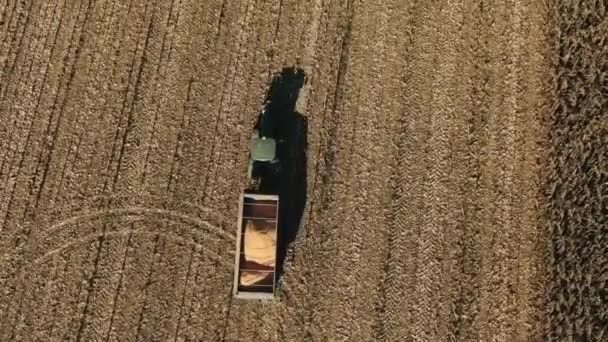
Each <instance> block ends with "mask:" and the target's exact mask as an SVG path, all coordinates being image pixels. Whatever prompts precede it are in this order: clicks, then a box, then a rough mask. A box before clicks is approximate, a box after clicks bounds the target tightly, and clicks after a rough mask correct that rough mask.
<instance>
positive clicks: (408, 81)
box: [0, 0, 607, 341]
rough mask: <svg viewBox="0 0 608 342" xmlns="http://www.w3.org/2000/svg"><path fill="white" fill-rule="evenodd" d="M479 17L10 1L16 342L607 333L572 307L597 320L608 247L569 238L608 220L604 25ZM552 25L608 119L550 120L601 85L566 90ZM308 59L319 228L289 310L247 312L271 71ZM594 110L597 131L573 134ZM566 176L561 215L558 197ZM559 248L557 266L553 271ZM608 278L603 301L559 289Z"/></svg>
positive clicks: (380, 4)
mask: <svg viewBox="0 0 608 342" xmlns="http://www.w3.org/2000/svg"><path fill="white" fill-rule="evenodd" d="M465 3H466V4H463V2H458V1H440V2H431V1H421V2H417V3H416V4H413V3H411V2H408V1H383V0H378V1H358V2H355V1H322V0H307V1H294V2H287V1H267V0H261V1H221V0H213V1H195V0H173V1H156V0H155V1H117V0H106V1H101V0H97V1H96V0H89V1H85V0H83V1H60V0H54V1H33V0H23V1H10V0H9V1H7V2H2V4H0V65H1V66H2V67H1V69H0V144H1V145H0V163H1V164H0V184H2V185H1V187H0V251H1V252H0V290H1V291H0V340H1V341H11V340H26V341H31V340H35V339H40V340H45V341H48V340H63V339H69V340H77V341H78V340H82V341H85V340H112V341H134V340H145V341H151V340H154V341H169V340H171V341H173V340H192V341H193V340H200V341H220V340H224V341H273V340H280V341H300V340H315V341H316V340H319V341H325V340H331V341H346V340H349V341H350V340H352V341H370V340H386V341H409V340H417V341H443V340H482V341H492V340H499V341H516V340H528V339H543V338H544V337H546V336H547V335H551V334H554V333H555V334H558V336H562V337H563V336H567V334H568V332H572V331H573V330H576V331H577V333H579V332H580V331H586V330H584V329H587V328H586V327H587V326H589V324H590V325H591V326H592V331H591V332H590V334H597V333H598V331H599V330H593V329H595V328H593V324H594V323H593V322H596V323H595V324H597V320H601V319H602V317H604V318H603V319H604V322H605V317H606V316H605V311H604V313H603V314H596V313H594V312H591V313H590V312H588V311H585V313H583V314H581V316H580V317H582V319H583V321H581V322H582V323H579V321H576V319H577V318H578V316H576V315H578V313H575V312H574V311H573V310H576V309H578V308H576V307H575V305H577V304H576V303H579V302H580V303H583V304H584V306H583V308H589V309H592V308H595V306H593V305H597V303H598V300H599V299H598V298H599V293H598V292H593V289H594V288H598V286H599V284H600V282H601V281H603V282H604V283H603V284H604V285H605V282H606V279H605V277H604V278H601V277H602V270H603V272H604V273H603V274H604V275H605V273H606V272H605V271H606V270H605V267H606V263H605V258H604V259H602V254H601V253H602V251H604V253H605V252H606V248H605V246H606V245H607V244H606V241H605V239H604V240H598V241H596V244H595V246H596V247H594V248H592V249H591V252H589V253H590V254H589V255H590V256H589V258H590V259H585V260H583V259H580V257H579V259H576V257H575V260H577V261H572V259H571V258H572V255H573V253H574V251H579V249H576V246H575V245H570V244H569V243H571V242H573V241H574V243H578V242H581V241H583V239H584V238H585V237H586V235H585V234H586V233H585V234H582V235H572V234H573V233H571V231H568V230H563V229H564V228H563V227H564V225H567V223H564V222H563V221H560V220H562V219H563V217H564V216H563V215H564V213H568V215H570V214H573V215H575V216H572V217H576V221H575V222H576V224H577V225H579V226H583V225H585V224H587V223H585V222H587V221H585V220H586V219H587V218H589V217H596V218H597V217H598V216H594V215H598V214H597V212H596V211H593V210H596V209H593V208H591V207H590V206H587V205H586V203H591V202H589V201H597V202H598V204H597V206H599V208H600V209H601V208H602V207H601V206H602V203H604V204H605V198H606V196H605V192H606V188H605V184H606V173H605V168H604V169H603V171H602V170H601V168H600V169H599V171H597V170H598V169H593V168H592V169H593V170H596V171H593V172H596V173H592V171H589V170H588V169H580V168H578V164H577V163H576V161H577V160H578V159H577V158H579V157H578V155H576V154H571V153H579V154H582V155H584V156H589V158H591V159H590V162H594V161H595V162H596V163H600V164H595V165H598V167H599V166H601V163H602V162H603V163H605V158H604V157H603V156H604V155H603V154H601V153H602V151H605V146H606V145H607V144H606V140H605V137H606V125H605V122H606V121H605V120H604V121H602V120H601V119H600V118H601V117H600V115H601V114H602V113H604V114H605V112H606V97H605V80H606V65H605V60H606V43H605V40H601V41H598V40H597V39H596V38H594V36H593V35H594V34H596V35H597V34H599V35H600V36H601V33H602V32H604V33H605V32H606V25H605V20H604V21H603V22H601V21H600V22H599V23H597V22H596V23H595V24H594V25H591V26H590V27H589V26H586V27H585V28H582V27H580V32H576V30H575V31H572V30H568V28H569V27H570V26H568V25H570V24H568V23H569V22H570V21H572V20H573V18H574V16H575V15H577V14H576V13H578V12H576V11H574V10H573V9H572V8H569V7H568V8H567V7H564V8H561V7H560V8H559V10H561V11H564V12H567V13H565V14H564V13H561V12H560V11H557V10H555V9H553V8H551V7H550V6H549V5H546V4H543V3H544V2H541V1H515V0H512V1H505V2H502V3H500V4H496V3H495V2H486V1H484V2H474V1H472V2H465ZM477 3H478V4H477ZM597 3H598V5H597V6H601V5H599V3H600V2H597ZM603 11H604V12H602V13H604V15H605V9H603ZM558 12H559V13H558ZM587 15H589V14H587ZM551 18H554V19H555V20H553V19H551ZM604 18H605V16H604ZM554 21H555V23H554ZM553 24H557V25H566V26H564V27H563V28H562V26H560V28H562V29H563V30H564V32H566V31H567V34H570V35H572V36H571V38H568V37H569V36H565V37H562V38H561V39H562V41H560V44H563V45H566V46H570V48H569V49H571V50H572V54H571V56H572V58H575V59H576V60H577V61H579V64H577V68H578V67H580V68H582V69H581V70H582V71H583V72H584V74H592V75H596V76H597V78H596V80H598V79H599V80H601V81H594V82H596V83H593V84H592V85H589V87H588V88H585V89H589V92H587V93H585V94H587V95H586V96H587V97H586V98H589V99H591V100H597V101H599V104H597V105H596V104H594V103H596V102H593V101H587V102H585V101H582V100H579V101H581V102H579V103H580V104H579V105H578V107H568V106H567V105H565V104H563V105H562V106H561V107H559V109H558V110H557V111H555V112H553V115H552V116H551V115H548V114H549V112H550V111H551V110H552V107H551V106H552V104H553V100H551V99H552V98H553V97H552V96H553V95H556V94H552V93H551V92H550V89H549V87H548V84H550V83H549V81H551V80H554V79H553V78H551V75H552V73H553V72H554V71H555V70H558V73H559V74H558V79H560V80H567V81H568V82H570V81H569V80H570V78H568V77H574V78H573V79H572V80H573V82H572V83H567V84H566V86H565V87H566V88H564V89H566V90H565V92H567V93H568V94H577V90H578V89H579V88H578V86H579V84H587V83H585V82H589V83H592V82H591V81H587V80H586V79H584V78H580V77H579V76H564V75H565V73H568V71H569V70H570V69H572V68H573V67H572V66H570V65H569V64H567V63H566V62H560V63H561V64H559V67H558V68H557V69H552V67H553V64H552V62H551V58H550V57H551V55H552V54H553V55H555V52H554V50H553V48H554V46H553V45H552V41H551V37H552V36H551V34H550V29H551V25H553ZM572 25H575V26H574V27H575V28H577V29H579V26H580V25H585V24H582V23H578V22H577V23H576V24H572ZM576 25H579V26H576ZM604 36H606V35H604ZM568 39H575V40H576V39H580V40H582V41H585V42H587V43H588V44H590V45H591V47H592V48H593V47H595V48H596V50H594V51H595V52H590V51H589V47H587V46H586V47H580V46H576V45H568V44H574V43H572V42H570V41H569V40H568ZM587 58H594V60H595V61H596V62H593V63H592V62H589V63H587V62H581V61H583V60H585V59H587ZM602 60H603V61H604V64H603V65H599V64H597V63H601V62H600V61H602ZM585 63H587V64H585ZM594 63H595V64H594ZM292 65H298V66H301V67H302V68H303V69H304V70H305V72H306V77H307V84H306V86H305V87H304V88H303V90H302V92H301V93H300V99H299V102H298V107H297V110H298V112H300V113H301V114H303V115H304V116H305V117H306V119H307V122H308V126H307V132H308V136H307V140H308V148H307V170H306V174H307V175H308V178H307V184H306V188H307V202H306V208H305V213H304V217H303V218H302V222H301V228H300V230H299V233H298V235H297V237H296V239H295V241H294V242H293V243H292V244H291V246H290V248H289V253H288V257H287V260H286V262H285V265H284V274H283V276H282V279H281V282H282V284H281V287H280V290H279V291H280V300H277V301H275V302H272V303H265V304H260V303H257V302H247V301H240V300H236V299H232V298H231V296H230V291H231V286H232V283H231V282H232V279H233V273H232V272H233V260H234V246H235V233H236V221H237V210H238V208H237V204H238V198H239V195H240V193H241V192H242V190H243V188H244V187H245V185H246V183H247V181H246V172H247V151H248V148H249V139H250V132H251V129H252V127H253V125H254V123H255V121H256V119H257V115H258V113H259V112H260V109H261V108H262V107H261V106H262V100H263V98H264V94H265V92H266V91H267V88H268V86H269V82H270V80H271V77H272V76H273V74H274V73H275V72H279V71H281V70H282V69H283V68H284V67H286V66H292ZM600 66H601V67H603V69H602V71H601V73H598V72H597V70H596V69H594V68H599V67H600ZM569 68H570V69H569ZM560 77H561V78H560ZM577 77H579V78H577ZM577 82H578V83H577ZM597 82H604V83H601V84H600V83H597ZM602 84H603V85H602ZM602 86H603V87H604V88H602ZM602 91H603V92H604V93H601V92H602ZM593 94H595V95H593ZM601 94H604V95H603V96H604V97H602V95H601ZM557 95H559V96H562V93H561V92H560V93H559V94H557ZM602 101H603V102H602ZM583 103H584V104H583ZM593 106H599V107H593ZM575 108H576V109H581V108H589V111H590V112H586V111H585V110H586V109H584V110H582V111H581V112H580V113H581V115H582V116H585V118H587V117H589V118H591V117H595V118H596V119H590V120H588V122H587V121H586V122H587V124H586V126H584V127H585V128H583V127H582V126H576V127H579V128H576V129H575V128H572V129H569V128H564V127H565V126H568V125H570V124H571V123H570V121H568V120H569V119H565V118H564V114H565V113H571V112H572V111H573V110H575V111H576V109H575ZM577 113H578V112H577ZM587 113H591V114H587ZM592 113H595V114H592ZM594 115H595V116H594ZM585 120H587V119H585ZM547 122H548V123H549V125H546V123H547ZM602 122H603V124H602ZM568 127H569V126H568ZM547 128H549V129H550V130H551V131H552V133H551V135H548V134H547ZM590 135H594V136H595V138H596V139H595V140H592V141H591V140H588V139H589V136H590ZM546 136H549V137H551V138H552V139H553V140H551V141H549V142H548V141H546V139H545V137H546ZM560 139H561V140H560ZM563 139H566V140H567V141H569V142H568V144H570V145H568V146H570V147H569V149H565V150H564V149H563V146H564V145H563V144H565V143H564V142H562V141H564V140H563ZM602 139H603V140H602ZM577 144H578V145H577ZM594 144H595V145H594ZM602 144H603V145H602ZM546 146H549V148H548V151H549V152H552V154H551V155H550V156H548V155H547V153H546V149H545V147H546ZM569 151H570V152H569ZM591 151H594V152H591ZM585 153H586V154H585ZM547 158H548V159H547ZM569 158H570V159H569ZM602 158H604V159H602ZM547 162H548V163H549V165H550V166H551V167H550V168H549V173H550V177H549V178H550V184H556V187H557V188H556V189H557V190H555V192H554V193H557V194H558V195H560V194H561V195H563V196H562V197H559V196H558V197H559V198H558V199H555V198H554V197H550V198H549V201H544V202H543V197H541V196H540V195H539V194H541V193H542V190H543V189H544V187H545V179H544V177H545V176H546V172H545V171H544V169H545V168H544V167H543V165H544V163H547ZM574 172H579V174H581V175H583V174H585V175H587V174H588V175H589V176H588V177H587V178H585V177H584V176H582V177H579V178H576V179H574V178H573V177H572V176H571V175H572V174H573V173H574ZM576 184H580V185H582V186H583V187H582V188H583V189H585V190H584V191H587V192H585V193H582V192H580V191H579V192H577V191H578V190H577V191H574V190H572V189H573V188H572V187H573V186H575V185H576ZM602 184H603V185H602ZM602 186H603V188H602ZM567 189H570V190H567ZM573 191H574V192H573ZM579 195H580V196H583V197H581V198H582V201H583V202H576V200H577V198H579V197H578V196H579ZM585 196H586V197H585ZM602 201H604V202H602ZM543 203H544V204H543ZM572 205H573V206H574V207H573V208H574V209H572V210H574V211H569V210H570V209H569V208H570V206H572ZM547 208H548V210H545V209H547ZM594 208H595V207H594ZM603 208H604V209H605V208H606V206H605V205H604V207H603ZM601 210H603V209H601ZM546 213H549V219H550V221H549V222H552V223H551V224H550V226H551V230H550V231H549V232H550V233H551V234H553V235H551V237H552V238H551V239H549V240H550V241H551V243H549V245H548V246H547V244H546V239H545V236H546V235H545V234H546V229H545V227H546V226H547V225H546V224H545V223H546V222H545V221H544V217H545V216H543V215H544V214H546ZM568 217H570V216H568ZM570 224H572V223H570ZM602 224H603V225H604V226H605V224H606V222H605V219H604V221H603V222H602V221H601V220H597V221H594V223H593V225H591V227H590V228H589V229H590V230H589V231H588V233H589V234H594V233H597V232H598V231H599V230H600V229H601V227H602ZM571 227H572V226H571ZM585 232H587V231H586V230H585ZM604 237H605V236H604ZM546 248H553V250H554V251H555V250H558V251H561V252H559V253H561V254H559V253H558V254H559V255H558V256H556V254H553V256H552V258H553V259H550V260H549V262H548V263H545V262H544V257H545V254H544V252H545V250H546ZM560 248H561V249H560ZM564 248H566V249H564ZM590 248H591V247H590ZM602 248H603V249H602ZM562 252H563V253H562ZM571 252H572V253H571ZM577 253H578V252H577ZM577 255H578V254H577ZM585 255H587V254H585ZM594 258H595V259H594ZM598 260H600V261H601V262H599V261H598ZM579 266H580V267H582V269H578V268H577V267H579ZM602 267H603V268H602ZM547 268H548V269H549V271H548V272H545V269H547ZM558 269H559V270H564V271H563V272H564V273H559V272H561V271H559V272H558V271H556V270H558ZM587 270H589V272H591V273H590V274H591V275H592V276H593V277H596V278H590V279H591V280H585V281H586V282H587V283H585V284H586V285H585V286H586V287H582V288H580V290H581V291H591V292H592V294H591V295H590V297H585V296H586V295H585V294H584V293H582V292H577V291H579V289H577V288H573V289H572V290H562V287H560V286H562V285H563V284H562V283H560V282H561V281H562V279H563V281H566V282H570V283H576V282H578V281H580V279H579V278H581V277H584V276H587V273H584V272H586V271H587ZM581 272H583V273H581ZM545 273H546V274H548V275H550V276H549V277H548V278H545ZM546 279H549V280H548V282H545V280H546ZM585 279H587V278H585ZM602 279H603V280H602ZM545 284H549V286H548V292H546V291H545ZM569 289H570V288H569ZM564 291H566V292H564ZM560 296H561V297H560ZM555 298H560V300H561V301H562V302H560V304H552V303H551V302H550V301H551V300H553V299H555ZM544 299H549V300H550V301H549V302H547V301H546V300H544ZM577 300H579V301H577ZM599 303H600V304H601V303H602V302H601V300H599ZM603 303H604V304H605V301H604V302H603ZM551 305H553V306H551ZM549 307H552V308H553V309H549ZM604 308H605V306H604ZM583 310H586V309H583ZM602 315H603V316H602ZM564 320H566V322H567V324H566V325H562V323H563V322H564ZM594 320H596V321H594ZM547 322H548V323H549V324H547ZM579 324H583V325H582V326H580V325H579ZM584 324H588V325H584ZM564 326H565V327H567V328H561V327H564ZM581 327H582V328H581ZM560 329H566V330H560ZM568 329H569V330H568ZM580 329H583V330H580Z"/></svg>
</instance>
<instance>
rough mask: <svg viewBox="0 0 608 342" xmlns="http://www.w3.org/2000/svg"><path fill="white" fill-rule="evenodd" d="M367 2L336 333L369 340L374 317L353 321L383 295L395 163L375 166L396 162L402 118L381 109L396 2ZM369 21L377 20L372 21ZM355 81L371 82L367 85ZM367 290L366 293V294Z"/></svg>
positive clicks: (358, 49) (354, 57)
mask: <svg viewBox="0 0 608 342" xmlns="http://www.w3.org/2000/svg"><path fill="white" fill-rule="evenodd" d="M366 5H367V6H363V5H361V6H359V7H357V8H355V9H354V11H355V17H354V20H353V27H352V30H353V31H352V35H353V41H352V50H351V56H350V61H351V63H350V70H352V74H351V76H350V78H349V79H350V80H351V82H353V83H352V84H346V85H345V86H346V87H347V88H348V87H349V86H350V87H352V88H353V92H355V95H353V96H352V97H346V101H347V103H348V104H347V105H346V106H345V109H344V112H345V113H349V116H350V117H352V119H351V120H349V123H351V124H352V126H351V127H352V129H351V130H350V132H349V134H350V141H351V145H350V149H344V151H346V154H345V155H347V156H349V157H350V158H349V159H350V163H351V166H349V167H347V168H345V169H347V170H349V172H346V173H343V174H342V175H343V176H344V177H345V178H346V179H350V182H349V183H350V184H351V186H350V187H349V188H347V189H346V191H345V193H344V195H345V197H344V199H346V200H347V201H346V203H343V204H341V205H343V206H344V207H345V209H344V215H345V217H344V218H343V219H338V220H339V221H340V222H341V231H340V236H339V237H338V238H337V239H338V242H337V243H336V245H337V246H345V248H344V250H343V251H344V254H343V255H342V256H340V257H339V258H338V260H337V263H338V267H337V271H336V272H335V273H336V280H335V281H333V282H332V283H334V286H335V287H336V288H344V289H345V292H344V294H343V295H342V297H341V298H340V302H341V306H342V309H341V310H338V311H337V312H335V313H334V314H335V315H336V316H337V322H336V327H335V329H336V332H335V334H331V335H336V336H339V338H341V339H342V340H352V339H354V340H367V339H370V338H372V336H373V326H372V324H373V320H368V321H366V322H361V323H360V324H358V325H352V321H353V320H355V318H356V317H372V316H373V315H374V314H375V303H376V302H377V301H378V299H379V297H378V296H379V293H378V292H375V291H370V288H375V285H376V284H378V283H379V281H380V277H381V272H380V270H381V264H382V257H381V256H382V253H381V251H382V247H381V246H379V245H378V243H379V242H383V240H384V234H385V229H386V227H387V225H386V224H387V222H386V221H385V217H383V215H381V214H379V213H381V212H382V211H383V210H384V205H383V204H384V203H382V202H383V201H385V200H386V198H387V195H388V194H389V191H388V187H389V183H388V181H387V180H388V178H389V174H390V168H382V167H380V168H377V167H372V165H374V166H377V165H387V164H390V161H389V158H390V157H391V153H387V151H390V150H391V145H392V139H391V135H390V130H391V129H390V127H394V120H395V119H396V118H395V113H394V112H387V111H385V109H384V110H383V108H381V107H382V104H383V103H384V99H383V95H384V93H385V89H386V85H387V83H388V80H387V77H390V76H392V75H391V74H390V73H389V72H387V71H388V70H389V69H390V64H391V63H390V61H389V60H388V55H389V53H390V51H391V50H392V48H393V47H394V45H390V42H388V41H387V40H388V39H389V37H387V35H388V33H389V31H388V27H389V21H391V18H392V16H393V15H395V13H394V12H395V11H394V6H395V4H394V3H392V2H388V3H386V2H385V3H382V2H378V3H373V4H372V3H369V4H366ZM366 22H367V23H375V24H373V25H369V24H367V25H366V24H365V23H366ZM358 23H361V24H360V25H362V26H359V25H358ZM355 84H357V85H365V88H366V90H363V91H362V89H361V88H359V87H358V86H356V85H355ZM350 106H352V107H351V108H349V107H350ZM344 146H348V145H344ZM345 158H346V157H345ZM336 217H339V216H336ZM370 227H375V228H374V229H369V228H370ZM347 246H348V247H347ZM379 252H380V253H379ZM341 259H342V260H341ZM340 261H342V262H340ZM362 293H366V295H365V296H361V294H362ZM340 311H341V314H340Z"/></svg>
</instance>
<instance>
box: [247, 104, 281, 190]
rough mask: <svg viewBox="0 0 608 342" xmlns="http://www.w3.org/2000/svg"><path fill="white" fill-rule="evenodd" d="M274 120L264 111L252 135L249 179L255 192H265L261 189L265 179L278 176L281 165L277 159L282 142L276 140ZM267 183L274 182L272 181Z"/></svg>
mask: <svg viewBox="0 0 608 342" xmlns="http://www.w3.org/2000/svg"><path fill="white" fill-rule="evenodd" d="M273 119H274V118H271V117H269V115H268V112H267V111H266V109H264V110H263V111H262V114H261V116H260V120H259V125H258V127H256V128H255V129H254V130H253V133H252V135H251V145H250V154H249V168H248V171H247V178H248V179H249V180H250V182H251V183H252V184H251V188H252V190H255V191H260V190H262V191H263V190H264V189H261V186H262V185H263V184H264V183H265V182H264V181H265V178H268V177H275V176H277V175H278V170H279V167H280V163H279V158H278V157H277V145H278V144H279V143H280V140H277V139H276V138H275V123H274V122H273V121H274V120H273ZM267 181H268V182H272V180H267Z"/></svg>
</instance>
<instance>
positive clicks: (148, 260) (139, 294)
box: [103, 222, 165, 341]
mask: <svg viewBox="0 0 608 342" xmlns="http://www.w3.org/2000/svg"><path fill="white" fill-rule="evenodd" d="M141 224H145V223H139V222H135V223H134V224H133V227H134V229H138V228H139V226H140V225H141ZM164 243H165V242H164V240H163V238H162V237H160V236H159V235H156V236H151V237H149V238H143V237H142V238H137V239H133V240H132V242H131V248H129V249H127V250H126V251H125V255H126V257H125V260H126V261H125V262H124V264H125V267H124V270H123V271H122V282H121V286H120V287H117V288H116V291H118V290H119V289H123V290H121V291H122V292H121V293H122V294H121V295H118V296H116V298H117V300H116V301H115V302H114V303H113V308H112V312H114V316H113V317H114V320H113V322H112V324H113V325H112V326H109V327H108V330H106V331H103V333H105V334H106V335H107V336H109V339H110V340H118V341H122V340H127V339H133V338H136V337H137V335H138V334H139V323H138V321H139V319H140V317H141V315H142V313H143V311H144V310H145V308H146V301H147V300H148V299H147V297H148V289H149V286H150V281H151V278H150V277H151V276H152V274H153V273H154V272H155V271H157V269H156V268H157V264H158V262H159V261H158V260H159V259H160V258H161V257H162V254H161V251H162V250H163V248H164ZM127 289H128V290H127ZM113 294H114V295H115V294H116V292H115V293H113Z"/></svg>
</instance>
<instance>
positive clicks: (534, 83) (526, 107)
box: [517, 3, 553, 340]
mask: <svg viewBox="0 0 608 342" xmlns="http://www.w3.org/2000/svg"><path fill="white" fill-rule="evenodd" d="M551 6H553V5H552V4H551V3H549V4H537V5H536V6H530V7H529V8H530V10H527V8H526V7H524V10H523V12H524V13H525V14H526V16H525V17H524V20H523V32H522V34H523V35H524V43H523V44H524V46H525V47H526V49H524V54H523V56H524V57H523V58H524V59H525V60H526V61H528V64H525V66H527V68H526V69H524V72H523V73H522V74H520V77H521V82H522V84H523V86H522V89H521V92H522V95H521V97H522V99H524V101H523V104H522V111H523V112H524V114H523V115H522V117H521V121H520V122H521V125H522V127H523V132H522V135H523V136H520V137H519V138H520V139H522V140H523V141H522V142H521V144H522V150H527V151H534V150H536V151H537V152H536V153H521V154H520V158H521V162H520V164H519V168H518V171H519V172H521V174H520V175H518V179H521V184H520V189H521V193H522V194H523V195H524V196H523V198H522V200H521V206H522V207H523V210H524V212H523V213H522V214H521V215H519V218H520V220H521V221H520V224H521V225H522V226H524V227H526V226H527V227H530V228H531V229H526V230H525V231H524V232H523V234H521V235H520V240H519V242H518V243H519V246H520V248H519V250H518V253H519V254H520V255H522V257H520V259H521V264H522V265H523V267H522V270H521V272H520V274H519V278H518V282H517V286H518V289H517V290H518V292H520V293H521V295H520V298H521V300H520V301H519V303H518V312H519V315H520V316H521V317H522V318H521V320H520V321H519V325H520V326H519V328H518V331H519V332H520V337H518V338H524V337H526V338H530V339H536V340H539V339H541V336H542V335H541V333H542V324H543V323H542V322H543V321H544V316H543V315H542V308H543V304H542V297H543V294H544V293H545V286H544V283H543V282H544V280H545V275H546V271H545V267H546V266H545V265H546V263H545V259H544V252H545V251H546V247H547V242H546V241H547V239H546V236H545V235H544V232H543V224H544V223H543V217H542V216H541V215H542V198H541V196H542V186H543V176H544V175H545V174H546V173H545V171H544V165H546V164H547V152H546V151H545V150H546V146H547V132H546V129H547V127H546V117H547V113H548V112H549V111H548V104H549V103H550V99H551V96H550V95H549V89H550V87H549V84H548V82H549V81H548V80H550V79H551V78H548V77H546V75H547V74H548V71H547V70H549V69H550V64H549V63H550V62H549V61H550V58H547V57H548V55H549V53H550V52H551V46H550V39H549V35H548V31H549V29H550V27H551V25H550V21H551V20H550V18H551V17H550V8H551ZM526 94H527V95H526ZM530 121H534V122H536V123H537V124H535V125H529V124H528V122H530ZM524 175H525V176H524ZM532 228H533V229H532Z"/></svg>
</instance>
